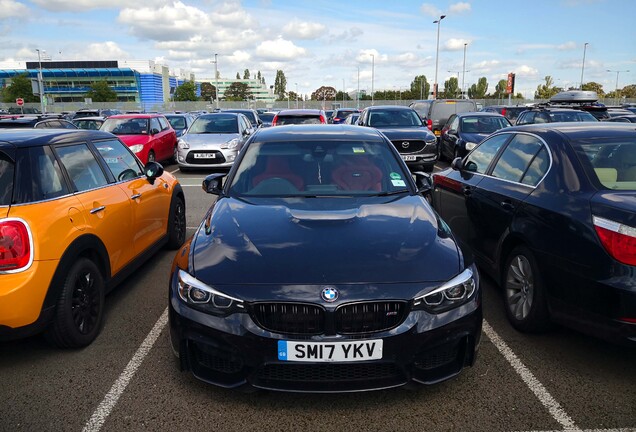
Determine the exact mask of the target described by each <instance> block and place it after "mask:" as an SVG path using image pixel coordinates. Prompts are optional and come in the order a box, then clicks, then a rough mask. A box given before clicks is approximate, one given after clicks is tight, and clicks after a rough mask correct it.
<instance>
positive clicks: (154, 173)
mask: <svg viewBox="0 0 636 432" xmlns="http://www.w3.org/2000/svg"><path fill="white" fill-rule="evenodd" d="M144 174H146V178H147V179H148V181H149V182H150V184H153V183H154V182H155V179H156V178H157V177H159V176H160V175H161V174H163V166H162V165H161V164H160V163H159V162H148V163H147V164H146V166H145V167H144Z"/></svg>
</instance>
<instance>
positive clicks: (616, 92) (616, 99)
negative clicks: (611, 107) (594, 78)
mask: <svg viewBox="0 0 636 432" xmlns="http://www.w3.org/2000/svg"><path fill="white" fill-rule="evenodd" d="M607 71H608V72H616V87H614V103H615V104H616V105H618V74H619V73H621V72H629V70H609V69H607Z"/></svg>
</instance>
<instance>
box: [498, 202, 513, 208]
mask: <svg viewBox="0 0 636 432" xmlns="http://www.w3.org/2000/svg"><path fill="white" fill-rule="evenodd" d="M501 207H502V208H503V209H504V210H514V209H515V206H514V205H512V203H511V202H510V201H502V202H501Z"/></svg>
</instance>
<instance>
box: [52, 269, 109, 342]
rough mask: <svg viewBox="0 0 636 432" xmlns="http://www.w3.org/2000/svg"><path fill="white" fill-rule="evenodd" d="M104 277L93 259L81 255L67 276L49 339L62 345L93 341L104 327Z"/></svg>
mask: <svg viewBox="0 0 636 432" xmlns="http://www.w3.org/2000/svg"><path fill="white" fill-rule="evenodd" d="M103 315H104V278H103V276H102V274H101V272H100V271H99V269H98V268H97V266H96V265H95V263H94V262H93V261H91V260H90V259H88V258H79V259H77V260H76V261H75V262H74V264H73V265H72V266H71V267H70V269H69V271H68V272H67V273H66V276H65V279H64V285H63V287H62V292H61V294H60V297H59V299H58V302H57V306H56V310H55V317H54V320H53V323H52V324H51V325H50V327H49V328H48V330H47V332H46V334H45V335H46V337H47V339H48V340H49V341H50V342H52V343H53V344H55V345H57V346H59V347H61V348H79V347H83V346H86V345H89V344H90V343H91V342H93V340H95V338H96V337H97V335H98V334H99V332H100V330H101V325H102V320H103Z"/></svg>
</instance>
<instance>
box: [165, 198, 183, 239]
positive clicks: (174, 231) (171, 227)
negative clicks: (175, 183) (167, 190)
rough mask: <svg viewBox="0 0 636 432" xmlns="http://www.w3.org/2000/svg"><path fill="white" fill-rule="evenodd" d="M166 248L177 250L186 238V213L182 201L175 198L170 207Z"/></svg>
mask: <svg viewBox="0 0 636 432" xmlns="http://www.w3.org/2000/svg"><path fill="white" fill-rule="evenodd" d="M169 218H170V219H169V221H168V248H169V249H179V248H180V247H181V245H182V244H183V243H184V242H185V237H186V211H185V203H184V202H183V199H181V198H179V197H175V198H174V199H173V200H172V204H171V205H170V214H169Z"/></svg>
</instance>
